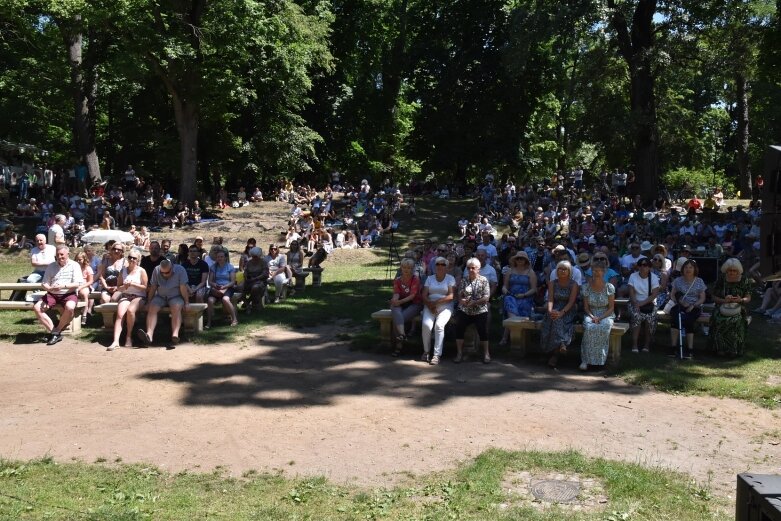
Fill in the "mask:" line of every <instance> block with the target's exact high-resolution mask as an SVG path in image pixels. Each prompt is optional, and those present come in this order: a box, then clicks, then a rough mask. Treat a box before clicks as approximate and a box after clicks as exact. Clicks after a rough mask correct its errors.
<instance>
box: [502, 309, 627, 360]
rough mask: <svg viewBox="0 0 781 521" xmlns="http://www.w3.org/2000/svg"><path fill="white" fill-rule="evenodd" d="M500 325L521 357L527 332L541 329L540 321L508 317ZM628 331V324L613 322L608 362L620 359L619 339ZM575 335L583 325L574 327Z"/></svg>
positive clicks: (524, 348)
mask: <svg viewBox="0 0 781 521" xmlns="http://www.w3.org/2000/svg"><path fill="white" fill-rule="evenodd" d="M502 325H503V326H504V327H506V328H507V329H509V330H510V345H511V346H513V347H517V348H519V349H520V351H521V355H525V354H526V345H527V340H528V332H529V331H533V330H540V329H542V321H535V320H528V319H524V318H521V317H510V318H506V319H504V320H503V321H502ZM628 331H629V324H625V323H623V322H614V323H613V328H612V329H611V330H610V349H609V351H608V356H607V359H608V362H610V363H617V362H618V361H619V360H620V359H621V338H622V337H623V336H624V335H625V334H626V333H627V332H628ZM575 332H576V333H583V324H576V325H575Z"/></svg>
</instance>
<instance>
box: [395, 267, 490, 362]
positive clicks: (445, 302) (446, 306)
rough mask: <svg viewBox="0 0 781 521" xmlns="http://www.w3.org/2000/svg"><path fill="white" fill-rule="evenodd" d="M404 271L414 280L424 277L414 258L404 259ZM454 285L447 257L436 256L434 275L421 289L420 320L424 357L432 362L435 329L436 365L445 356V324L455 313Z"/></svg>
mask: <svg viewBox="0 0 781 521" xmlns="http://www.w3.org/2000/svg"><path fill="white" fill-rule="evenodd" d="M476 262H477V261H476ZM404 270H409V274H410V277H412V278H413V279H417V280H421V279H420V277H418V276H417V275H415V261H414V260H413V259H404V261H402V275H403V274H404ZM455 285H456V280H455V279H454V278H453V276H452V275H448V274H447V259H445V258H444V257H437V258H436V259H434V274H433V275H432V276H430V277H427V278H426V279H425V282H424V283H423V290H422V292H421V301H422V303H423V306H425V307H424V308H423V320H422V323H421V329H422V331H423V355H422V358H421V359H422V360H423V361H424V362H428V361H429V356H430V353H431V333H432V332H433V333H434V356H433V357H432V358H431V365H437V364H438V363H439V360H440V358H441V357H442V347H443V344H444V342H445V326H446V325H447V323H448V322H449V321H450V317H451V316H452V314H453V299H454V292H455ZM402 340H403V339H402ZM397 349H398V347H397ZM394 354H397V353H394Z"/></svg>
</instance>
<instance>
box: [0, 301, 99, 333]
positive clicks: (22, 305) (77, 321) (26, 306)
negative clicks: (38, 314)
mask: <svg viewBox="0 0 781 521" xmlns="http://www.w3.org/2000/svg"><path fill="white" fill-rule="evenodd" d="M34 306H35V302H28V301H20V300H0V311H8V310H14V311H33V307H34ZM84 307H85V306H84V302H83V301H81V300H80V301H78V302H77V303H76V309H75V310H74V312H73V319H72V320H71V322H70V324H68V327H67V328H65V329H64V330H63V331H62V334H63V335H75V334H78V333H80V332H81V314H82V313H83V312H84ZM62 309H63V308H62V306H59V305H58V306H54V307H53V308H49V312H54V313H55V314H56V315H58V316H59V315H60V314H61V313H62ZM54 325H55V326H56V325H57V320H56V319H55V320H54Z"/></svg>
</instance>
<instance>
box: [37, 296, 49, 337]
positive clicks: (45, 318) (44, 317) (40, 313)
mask: <svg viewBox="0 0 781 521" xmlns="http://www.w3.org/2000/svg"><path fill="white" fill-rule="evenodd" d="M43 307H44V303H43V300H39V301H38V302H36V303H35V306H34V307H33V310H34V311H35V316H36V317H37V318H38V322H40V323H41V325H42V326H43V328H44V329H45V330H46V332H47V333H51V332H52V329H54V322H52V319H51V317H49V315H48V314H46V311H45V310H44V309H43Z"/></svg>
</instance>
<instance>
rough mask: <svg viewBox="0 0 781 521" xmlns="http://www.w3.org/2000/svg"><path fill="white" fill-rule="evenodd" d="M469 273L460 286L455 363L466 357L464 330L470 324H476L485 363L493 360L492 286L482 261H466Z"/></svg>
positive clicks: (474, 259)
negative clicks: (490, 327) (482, 270)
mask: <svg viewBox="0 0 781 521" xmlns="http://www.w3.org/2000/svg"><path fill="white" fill-rule="evenodd" d="M466 269H467V275H466V277H464V278H463V279H461V285H460V286H459V288H458V310H457V311H456V350H457V351H458V352H457V354H456V358H455V359H454V360H453V361H454V362H455V363H460V362H461V361H462V360H463V359H464V332H465V331H466V327H467V326H468V325H469V324H474V325H475V327H476V329H477V334H478V336H479V337H480V346H481V347H482V349H483V363H484V364H488V363H490V362H491V354H490V352H489V350H488V301H489V300H490V299H491V287H490V285H489V283H488V279H486V278H485V277H484V276H482V275H480V261H479V260H477V259H476V258H474V257H473V258H471V259H469V260H468V261H466Z"/></svg>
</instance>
